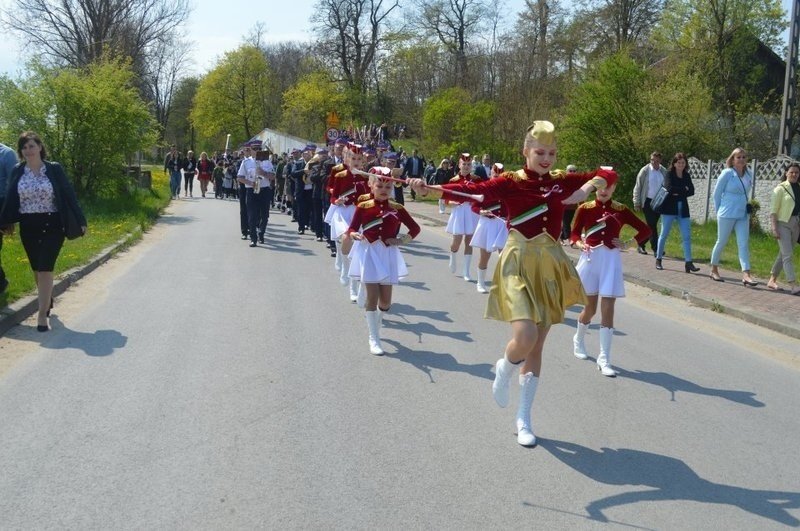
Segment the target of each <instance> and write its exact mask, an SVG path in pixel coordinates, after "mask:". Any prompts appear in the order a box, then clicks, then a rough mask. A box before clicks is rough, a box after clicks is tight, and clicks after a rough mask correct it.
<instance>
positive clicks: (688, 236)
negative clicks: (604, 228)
mask: <svg viewBox="0 0 800 531" xmlns="http://www.w3.org/2000/svg"><path fill="white" fill-rule="evenodd" d="M687 166H688V164H687V162H686V156H685V155H684V154H683V153H675V156H674V157H672V162H671V163H670V165H669V171H668V172H667V176H666V177H665V178H664V185H663V186H664V188H666V189H667V198H666V199H664V203H663V204H662V206H661V234H660V235H659V237H658V252H657V253H656V269H658V270H662V269H664V267H663V266H662V265H661V259H662V258H664V246H665V245H666V244H667V236H669V231H670V230H672V223H673V222H674V221H675V220H678V226H679V227H680V229H681V241H682V242H683V260H684V262H685V264H684V269H685V271H686V272H687V273H696V272H697V271H700V268H699V267H696V266H695V265H694V263H693V262H692V220H691V218H690V217H689V202H688V201H687V198H689V197H692V196H693V195H694V184H693V183H692V176H691V175H689V169H688V167H687Z"/></svg>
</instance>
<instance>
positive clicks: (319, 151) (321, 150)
mask: <svg viewBox="0 0 800 531" xmlns="http://www.w3.org/2000/svg"><path fill="white" fill-rule="evenodd" d="M327 154H328V150H327V149H325V148H324V147H318V148H317V155H327Z"/></svg>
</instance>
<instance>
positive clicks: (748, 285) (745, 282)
mask: <svg viewBox="0 0 800 531" xmlns="http://www.w3.org/2000/svg"><path fill="white" fill-rule="evenodd" d="M742 286H744V287H746V288H754V287H756V286H758V282H757V281H755V280H747V279H746V278H743V279H742Z"/></svg>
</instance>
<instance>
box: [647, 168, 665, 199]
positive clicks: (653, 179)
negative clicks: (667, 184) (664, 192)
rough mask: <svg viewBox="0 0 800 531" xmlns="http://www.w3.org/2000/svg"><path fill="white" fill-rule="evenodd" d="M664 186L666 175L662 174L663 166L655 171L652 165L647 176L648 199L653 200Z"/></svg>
mask: <svg viewBox="0 0 800 531" xmlns="http://www.w3.org/2000/svg"><path fill="white" fill-rule="evenodd" d="M662 184H664V175H662V174H661V166H659V167H658V169H657V170H654V169H653V165H652V164H651V165H650V169H649V171H648V175H647V198H648V199H653V198H654V197H655V196H656V193H657V192H658V190H659V188H661V185H662Z"/></svg>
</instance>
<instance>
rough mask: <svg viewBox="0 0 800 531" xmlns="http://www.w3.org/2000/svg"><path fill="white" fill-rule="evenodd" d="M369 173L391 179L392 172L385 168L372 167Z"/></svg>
mask: <svg viewBox="0 0 800 531" xmlns="http://www.w3.org/2000/svg"><path fill="white" fill-rule="evenodd" d="M369 173H371V174H373V175H380V176H381V177H391V176H392V170H391V168H387V167H386V166H373V167H371V168H370V169H369Z"/></svg>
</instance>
